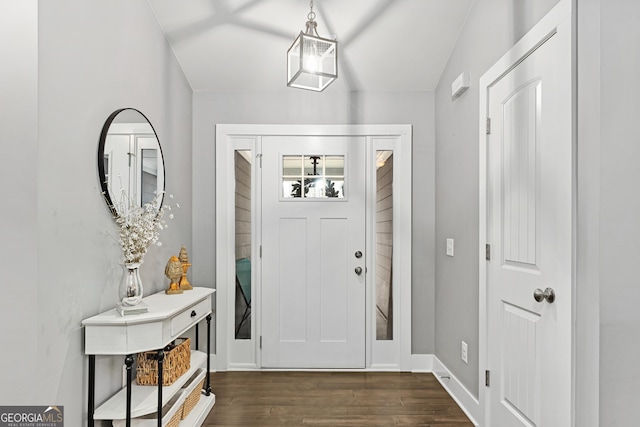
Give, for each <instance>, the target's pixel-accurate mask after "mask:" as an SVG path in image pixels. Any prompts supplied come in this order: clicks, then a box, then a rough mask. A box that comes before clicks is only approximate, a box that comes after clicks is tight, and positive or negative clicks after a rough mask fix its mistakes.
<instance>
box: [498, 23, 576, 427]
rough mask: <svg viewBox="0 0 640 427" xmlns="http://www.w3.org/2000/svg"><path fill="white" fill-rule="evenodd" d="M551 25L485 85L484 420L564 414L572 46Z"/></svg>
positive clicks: (555, 422) (558, 419) (522, 422)
mask: <svg viewBox="0 0 640 427" xmlns="http://www.w3.org/2000/svg"><path fill="white" fill-rule="evenodd" d="M556 31H557V32H556V33H554V34H553V35H552V36H551V37H549V38H548V40H546V41H544V42H543V43H542V44H541V45H540V46H539V47H537V48H536V49H535V50H534V51H533V52H532V53H531V54H530V55H528V56H526V58H525V59H524V60H522V62H520V63H518V64H517V65H515V67H514V68H512V69H510V70H509V71H508V73H506V74H505V75H503V76H502V77H501V78H499V79H498V80H497V81H496V82H495V83H494V84H493V85H491V86H490V87H489V91H488V101H489V102H488V111H489V118H490V121H491V122H490V131H489V132H490V134H489V136H488V139H487V150H488V156H487V162H488V166H487V196H488V197H487V222H488V224H487V238H488V243H490V245H491V247H490V252H491V254H490V261H488V264H487V296H488V305H487V316H488V366H489V370H490V384H489V389H488V390H489V391H488V393H489V395H488V398H489V405H488V408H487V409H488V411H489V414H488V415H489V416H488V420H489V421H488V422H487V425H490V426H496V427H503V426H509V427H515V426H543V427H561V426H569V425H570V422H571V403H570V402H571V393H572V389H571V374H572V373H571V299H572V291H571V290H572V274H571V273H572V243H571V242H572V194H573V193H572V140H571V126H572V121H571V95H570V94H571V89H570V88H571V80H570V69H571V68H570V57H571V55H570V54H571V50H570V36H569V27H568V25H566V26H559V27H558V28H557V29H556ZM534 293H535V297H534ZM551 293H553V295H552V294H551Z"/></svg>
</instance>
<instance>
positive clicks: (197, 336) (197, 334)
mask: <svg viewBox="0 0 640 427" xmlns="http://www.w3.org/2000/svg"><path fill="white" fill-rule="evenodd" d="M199 337H200V334H199V333H198V324H197V323H196V350H198V349H199V348H200V344H199Z"/></svg>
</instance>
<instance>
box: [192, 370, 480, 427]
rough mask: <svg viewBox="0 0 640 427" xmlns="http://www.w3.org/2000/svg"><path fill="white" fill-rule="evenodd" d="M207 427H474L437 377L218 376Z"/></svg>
mask: <svg viewBox="0 0 640 427" xmlns="http://www.w3.org/2000/svg"><path fill="white" fill-rule="evenodd" d="M211 384H212V388H213V392H214V393H215V395H216V405H215V406H214V407H213V410H212V411H211V413H210V414H209V416H208V418H207V420H206V421H205V423H204V426H247V427H249V426H367V427H370V426H385V427H386V426H436V427H463V426H464V427H467V426H473V424H472V423H471V422H470V421H469V419H468V418H467V417H466V416H465V414H464V413H463V412H462V410H461V409H460V408H459V407H458V406H457V405H456V403H455V402H454V401H453V399H452V398H451V397H450V396H449V394H448V393H447V392H446V391H445V390H444V389H443V388H442V386H441V385H440V383H439V382H438V381H437V380H436V379H435V377H434V376H433V375H432V374H413V373H386V372H385V373H377V372H376V373H368V372H357V373H354V372H269V371H266V372H265V371H256V372H217V373H214V374H211Z"/></svg>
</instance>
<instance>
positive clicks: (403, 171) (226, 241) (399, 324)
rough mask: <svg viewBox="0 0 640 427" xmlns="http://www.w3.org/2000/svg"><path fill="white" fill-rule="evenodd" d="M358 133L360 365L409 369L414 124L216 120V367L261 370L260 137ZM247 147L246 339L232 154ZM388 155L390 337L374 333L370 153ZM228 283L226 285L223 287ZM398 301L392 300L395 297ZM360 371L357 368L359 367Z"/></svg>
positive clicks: (372, 167) (372, 164)
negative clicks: (362, 224)
mask: <svg viewBox="0 0 640 427" xmlns="http://www.w3.org/2000/svg"><path fill="white" fill-rule="evenodd" d="M279 135H283V136H286V135H291V136H329V137H330V136H364V137H366V138H364V141H365V143H366V144H367V147H366V156H367V164H366V165H365V167H366V180H367V182H366V186H367V188H366V192H367V197H366V204H367V206H366V219H365V221H366V222H367V226H366V230H367V231H366V233H367V234H366V239H367V242H366V246H367V248H366V250H367V253H368V254H371V255H370V256H369V257H367V266H368V267H369V269H368V271H367V279H368V280H367V285H366V286H367V291H366V319H365V322H366V331H365V336H366V349H365V353H366V368H365V369H364V370H371V371H399V370H401V371H410V370H411V226H412V220H411V215H412V208H411V206H412V203H411V199H412V167H411V165H412V147H411V146H412V127H411V125H258V124H218V125H216V143H215V145H216V171H215V174H216V219H215V227H216V289H217V291H216V320H217V321H216V365H217V366H216V369H217V370H220V371H225V370H247V369H260V368H261V359H260V342H259V339H257V337H259V335H260V330H261V326H262V325H261V321H260V320H261V319H260V317H261V312H260V309H261V305H260V304H261V303H260V302H261V284H260V280H259V279H260V278H259V276H258V275H257V273H255V272H256V271H258V270H259V269H261V264H260V263H261V260H260V257H259V246H260V244H261V242H260V239H261V234H262V233H261V229H260V215H259V213H258V211H259V210H260V209H261V200H260V197H261V181H260V179H259V177H258V175H259V174H260V172H259V166H257V165H259V162H260V161H261V159H260V156H261V153H262V137H263V136H279ZM237 149H250V150H252V153H253V156H254V160H257V161H253V162H252V165H251V169H252V182H253V183H254V184H255V185H252V189H251V194H252V205H253V207H254V209H252V260H253V261H252V265H253V266H254V268H252V283H253V284H254V289H253V291H252V295H253V298H252V326H251V327H252V338H251V339H250V340H235V339H234V338H235V337H234V334H233V330H234V322H233V320H232V319H233V313H234V296H235V285H234V284H235V280H234V277H235V268H234V261H235V256H234V254H235V248H234V243H235V237H234V233H233V230H234V229H235V224H234V222H235V215H234V208H235V202H234V191H233V189H234V182H235V179H234V169H235V167H234V160H233V159H234V157H233V155H234V151H235V150H237ZM387 149H391V150H393V153H394V172H393V174H394V175H393V182H394V192H393V216H394V218H398V220H397V221H394V223H393V245H394V255H393V262H394V270H393V283H394V284H397V286H395V287H394V310H397V311H394V325H393V326H394V338H396V339H394V340H391V341H378V340H376V339H375V338H376V337H375V334H376V330H375V311H374V310H373V309H372V306H373V308H375V299H374V295H373V294H374V293H373V292H372V290H374V289H375V280H374V279H375V270H374V268H373V267H374V264H375V262H374V260H375V247H374V245H373V238H372V237H373V234H372V230H373V226H372V224H373V222H372V219H373V217H374V212H375V209H372V207H373V208H375V190H376V189H375V177H376V174H375V172H376V170H375V152H376V150H387ZM224 284H226V286H225V285H224ZM396 301H397V302H396ZM359 370H360V371H362V369H359Z"/></svg>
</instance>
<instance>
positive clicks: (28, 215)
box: [0, 0, 192, 426]
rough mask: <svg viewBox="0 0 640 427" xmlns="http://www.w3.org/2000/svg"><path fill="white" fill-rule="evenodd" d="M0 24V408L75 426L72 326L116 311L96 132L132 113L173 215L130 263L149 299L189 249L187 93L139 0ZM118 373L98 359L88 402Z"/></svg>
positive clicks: (76, 365) (14, 13)
mask: <svg viewBox="0 0 640 427" xmlns="http://www.w3.org/2000/svg"><path fill="white" fill-rule="evenodd" d="M7 5H10V6H7ZM18 5H19V6H18ZM7 9H9V10H7ZM0 28H2V34H3V36H4V37H3V39H4V40H5V41H7V43H3V45H2V48H0V49H2V57H3V64H4V65H3V67H1V69H2V70H3V71H2V73H4V72H5V67H7V65H9V66H10V67H11V68H10V71H9V72H11V73H12V75H11V76H9V78H6V76H4V75H3V76H2V77H3V78H1V79H0V89H1V91H2V96H0V98H1V99H2V103H1V104H0V112H1V113H2V114H0V116H1V118H0V120H1V121H2V122H1V123H0V132H1V133H0V135H1V137H2V139H1V141H0V143H1V144H2V149H3V150H2V151H3V153H5V154H4V157H3V168H1V169H0V170H2V172H0V174H2V177H1V178H2V179H1V182H2V184H0V185H2V195H3V198H5V197H6V199H5V204H4V205H3V212H5V213H4V214H3V216H2V218H3V221H2V223H1V224H2V225H0V227H1V228H0V231H1V232H2V247H3V249H2V250H3V252H2V254H3V255H4V256H3V258H4V259H5V260H9V261H10V262H11V268H9V269H8V272H9V275H8V276H6V277H5V280H6V281H7V283H6V286H5V291H4V292H8V293H5V294H4V295H3V297H2V298H1V300H2V308H3V309H2V310H1V312H2V314H0V316H1V319H2V323H3V324H4V325H5V326H4V330H5V331H9V334H8V336H7V337H6V338H8V339H9V340H12V339H15V341H16V342H15V343H11V344H10V346H11V348H12V349H15V348H19V349H20V352H19V353H15V352H13V351H12V352H6V351H3V352H2V353H1V354H2V356H0V376H1V377H2V378H3V380H2V385H1V386H0V393H1V395H0V401H1V402H2V404H8V403H13V404H21V405H34V404H42V405H45V404H57V405H64V407H65V415H66V421H67V425H69V426H80V425H84V424H85V420H86V399H87V397H86V393H87V359H86V357H85V356H84V355H83V347H82V343H83V339H82V336H83V331H82V329H81V327H80V322H81V320H82V319H83V318H86V317H89V316H92V315H94V314H97V313H98V312H100V311H104V310H107V309H110V308H112V307H114V305H115V302H116V300H117V284H118V282H119V280H120V277H121V274H122V270H121V267H120V266H119V263H120V261H121V257H122V256H121V253H120V249H119V247H118V246H117V244H116V243H115V242H114V240H113V239H112V238H111V237H109V236H107V234H106V232H107V231H110V232H111V233H112V234H115V231H116V230H115V228H114V224H113V221H112V218H111V217H110V214H109V212H108V210H107V208H106V206H105V204H104V202H103V200H102V198H101V196H100V186H99V185H98V176H97V147H98V138H99V135H100V130H101V128H102V125H103V123H104V121H105V119H106V118H107V116H108V115H109V114H110V113H111V112H112V111H114V110H115V109H117V108H121V107H135V108H138V109H139V110H141V111H142V112H144V113H145V114H146V115H147V117H148V118H149V120H150V121H151V122H152V124H153V125H154V126H155V129H156V131H157V133H158V136H159V140H160V143H161V144H162V147H163V150H164V155H165V163H166V178H167V181H166V182H167V191H168V192H171V193H174V194H175V196H176V200H177V201H179V203H180V204H181V206H182V209H181V210H180V211H178V212H176V218H175V219H174V220H172V221H170V223H169V228H168V229H167V230H165V231H163V232H162V235H161V238H162V240H163V242H164V246H163V247H153V248H151V250H150V252H149V253H148V254H147V256H146V258H145V262H144V265H143V266H142V270H141V276H142V279H143V281H144V284H145V292H146V293H153V292H157V291H160V290H161V289H163V288H164V287H165V286H166V283H167V282H166V279H165V277H164V274H163V272H164V266H165V263H166V261H167V259H168V258H169V257H170V256H171V255H173V254H177V253H178V251H179V249H180V245H181V244H183V243H184V244H186V245H187V247H188V248H189V247H190V245H191V173H190V164H191V122H192V117H191V106H192V99H191V98H192V91H191V89H190V87H189V85H188V84H187V82H186V79H185V78H184V75H183V73H182V71H181V70H180V68H179V67H178V65H177V63H176V60H175V58H174V56H173V53H172V51H171V50H170V49H169V47H168V44H167V43H166V41H165V38H164V36H163V34H162V33H161V31H160V28H159V26H158V24H157V21H156V20H155V17H154V15H153V13H152V11H151V8H150V6H149V4H148V3H147V2H146V1H145V0H110V1H108V2H87V1H85V0H56V1H42V2H35V1H20V2H17V1H15V2H2V5H1V6H0ZM7 31H8V32H9V34H7ZM9 41H10V42H9ZM36 41H37V45H36ZM8 59H10V60H8ZM5 93H7V94H8V95H9V96H8V98H5V96H4V95H5ZM36 94H37V99H36ZM6 100H8V101H9V102H8V103H5V101H6ZM5 119H6V126H5ZM5 190H6V191H5ZM7 202H8V203H7ZM5 237H6V238H5ZM5 251H6V252H5ZM14 289H15V290H14ZM7 296H8V298H7ZM5 305H8V306H9V307H5ZM5 308H6V310H5ZM7 359H8V360H7ZM121 365H122V358H120V357H118V358H111V357H100V358H98V361H97V368H98V372H99V375H98V384H97V386H98V390H97V401H98V402H100V401H102V400H104V399H105V398H106V397H107V396H108V395H109V394H110V393H111V392H113V391H115V389H116V388H117V387H118V384H119V378H120V366H121Z"/></svg>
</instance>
